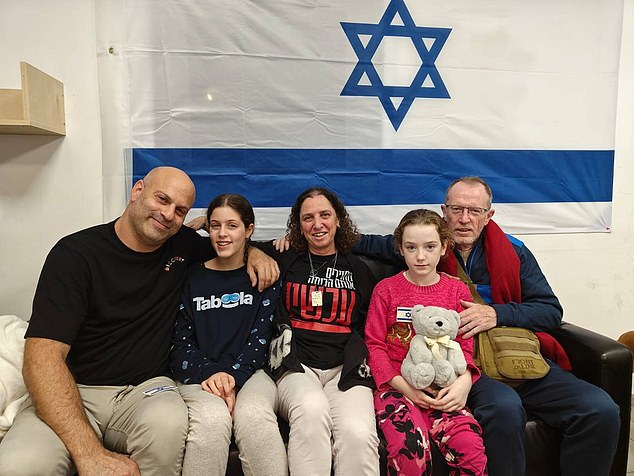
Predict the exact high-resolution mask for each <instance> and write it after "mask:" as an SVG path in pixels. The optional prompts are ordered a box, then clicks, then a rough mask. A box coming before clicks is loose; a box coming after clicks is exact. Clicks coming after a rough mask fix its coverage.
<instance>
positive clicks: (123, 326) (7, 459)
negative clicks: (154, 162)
mask: <svg viewBox="0 0 634 476" xmlns="http://www.w3.org/2000/svg"><path fill="white" fill-rule="evenodd" d="M194 198H195V188H194V184H193V182H192V181H191V179H190V178H189V177H188V176H187V174H185V173H184V172H183V171H181V170H179V169H176V168H173V167H159V168H156V169H153V170H152V171H150V172H149V173H148V174H147V175H146V176H145V177H144V178H143V179H142V180H139V181H138V182H136V183H135V184H134V187H133V188H132V192H131V196H130V202H129V203H128V206H127V207H126V209H125V210H124V212H123V214H122V215H121V217H119V218H118V219H117V220H115V221H113V222H111V223H107V224H104V225H98V226H94V227H92V228H88V229H85V230H82V231H79V232H77V233H74V234H72V235H69V236H66V237H64V238H62V239H61V240H60V241H59V242H58V243H57V244H56V245H55V246H54V247H53V249H52V250H51V252H50V253H49V255H48V257H47V259H46V262H45V264H44V267H43V269H42V273H41V275H40V279H39V282H38V286H37V290H36V293H35V298H34V300H33V313H32V315H31V320H30V323H29V328H28V330H27V332H26V344H25V352H24V367H23V374H24V379H25V382H26V385H27V388H28V390H29V392H30V394H31V398H32V405H30V406H28V407H26V408H24V409H23V410H22V411H21V412H20V414H19V415H18V416H17V417H16V419H15V422H14V424H13V426H12V428H11V429H10V430H9V432H8V433H7V434H6V436H5V438H4V439H3V440H2V442H1V443H0V474H2V475H5V476H8V475H14V474H16V475H17V474H20V475H22V476H24V475H47V474H50V475H53V474H55V475H57V474H59V475H66V474H72V472H73V471H77V472H78V473H79V474H80V475H82V476H83V475H99V476H103V475H108V474H112V475H138V474H140V473H143V475H144V476H146V475H178V474H180V470H181V464H182V456H183V451H184V447H185V438H186V435H187V426H188V420H187V407H186V405H185V403H184V402H183V400H182V399H181V397H180V395H179V393H178V392H177V391H176V387H175V383H174V381H173V380H172V378H171V377H170V372H169V370H168V353H169V347H170V343H171V338H172V331H173V327H174V322H175V318H176V310H177V307H178V303H179V296H180V292H181V288H182V285H183V283H184V280H185V277H186V271H187V267H188V265H189V263H191V262H198V261H204V260H206V259H209V258H210V257H211V256H210V255H211V253H212V251H211V246H210V244H209V240H208V239H205V238H202V237H201V236H199V235H198V234H196V233H195V232H194V231H193V230H191V229H190V228H187V227H182V224H183V220H184V218H185V215H187V212H188V211H189V209H190V208H191V206H192V204H193V203H194ZM256 253H257V251H256ZM256 261H258V260H257V259H256ZM251 265H253V263H251ZM269 265H270V263H268V262H266V263H262V258H261V257H260V261H259V265H257V264H256V266H257V267H258V271H259V274H260V277H261V278H263V279H261V280H260V281H261V283H260V284H261V285H264V284H267V283H268V282H269V281H272V280H273V279H275V278H276V277H275V276H272V274H274V271H271V268H270V267H269ZM252 277H254V276H252ZM254 279H255V278H254ZM262 281H266V283H262Z"/></svg>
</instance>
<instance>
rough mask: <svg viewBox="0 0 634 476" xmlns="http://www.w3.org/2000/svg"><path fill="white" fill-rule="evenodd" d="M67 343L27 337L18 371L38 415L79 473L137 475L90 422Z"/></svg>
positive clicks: (126, 460) (133, 467)
mask: <svg viewBox="0 0 634 476" xmlns="http://www.w3.org/2000/svg"><path fill="white" fill-rule="evenodd" d="M69 350H70V346H69V345H67V344H64V343H62V342H58V341H55V340H51V339H42V338H36V337H28V338H27V339H26V343H25V348H24V365H23V369H22V373H23V375H24V381H25V383H26V386H27V388H28V390H29V393H30V394H31V398H32V400H33V403H34V405H35V409H36V412H37V415H38V417H40V419H42V420H43V421H44V422H45V423H46V424H47V425H48V426H50V427H51V428H52V429H53V431H54V432H55V433H57V435H58V436H59V438H60V439H61V440H62V442H63V443H64V445H66V448H67V449H68V452H69V453H70V456H71V458H72V460H73V462H74V463H75V466H76V467H77V471H78V473H79V474H80V475H82V476H83V475H95V476H97V475H110V474H112V475H115V474H117V475H119V474H122V475H135V476H136V475H140V472H139V468H138V467H137V465H136V463H135V462H134V461H132V460H131V459H130V458H128V457H127V456H124V455H121V454H118V453H114V452H111V451H108V450H107V449H105V448H104V447H103V445H102V444H101V441H100V440H99V438H98V437H97V434H96V433H95V431H94V430H93V429H92V427H91V426H90V423H89V422H88V418H87V417H86V412H85V410H84V406H83V404H82V401H81V397H80V395H79V391H78V389H77V384H76V383H75V379H74V378H73V376H72V374H71V372H70V370H69V369H68V366H67V365H66V356H67V355H68V352H69Z"/></svg>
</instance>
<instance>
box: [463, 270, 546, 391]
mask: <svg viewBox="0 0 634 476" xmlns="http://www.w3.org/2000/svg"><path fill="white" fill-rule="evenodd" d="M458 277H459V278H460V280H461V281H462V282H464V283H465V284H466V285H467V286H468V287H469V290H470V291H471V297H472V298H473V302H477V303H480V304H484V301H483V300H482V297H481V296H480V294H479V293H478V291H477V290H476V288H475V285H474V284H473V282H472V281H471V280H470V279H469V277H468V276H467V273H466V272H465V271H464V269H462V266H460V264H459V265H458ZM473 342H474V352H473V360H474V362H475V364H476V365H477V366H478V367H479V368H480V370H482V372H483V373H484V374H486V375H487V376H489V377H490V378H493V379H495V380H500V381H501V382H504V383H506V384H507V385H510V386H512V387H515V386H517V385H520V384H522V383H524V382H526V381H527V380H534V379H538V378H542V377H544V376H545V375H546V374H547V373H548V372H549V371H550V366H549V365H548V363H547V362H546V361H545V360H544V357H542V354H541V352H540V347H539V339H538V338H537V336H536V335H535V333H534V332H533V331H531V330H529V329H525V328H523V327H505V326H501V327H494V328H493V329H489V330H488V331H484V332H480V333H479V334H477V335H476V336H475V337H474V339H473Z"/></svg>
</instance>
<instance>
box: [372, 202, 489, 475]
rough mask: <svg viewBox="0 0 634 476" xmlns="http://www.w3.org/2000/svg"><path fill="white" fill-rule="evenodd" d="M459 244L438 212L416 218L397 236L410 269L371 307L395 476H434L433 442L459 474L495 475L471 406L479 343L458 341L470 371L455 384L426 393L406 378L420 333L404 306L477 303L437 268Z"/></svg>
mask: <svg viewBox="0 0 634 476" xmlns="http://www.w3.org/2000/svg"><path fill="white" fill-rule="evenodd" d="M451 241H452V239H451V230H450V229H449V227H448V225H447V224H446V223H445V221H444V220H443V219H442V218H441V217H440V216H439V215H438V214H437V213H435V212H433V211H431V210H425V209H418V210H412V211H410V212H408V213H407V214H406V215H405V216H404V217H403V218H402V219H401V222H400V223H399V225H398V226H397V227H396V230H395V231H394V242H395V246H396V247H397V248H398V251H399V252H400V253H401V255H403V257H404V258H405V263H406V265H407V270H406V271H404V272H401V273H399V274H397V275H395V276H392V277H390V278H386V279H384V280H383V281H381V282H379V284H377V286H376V287H375V288H374V292H373V294H372V299H371V301H370V307H369V309H368V317H367V322H366V327H365V340H366V344H367V347H368V350H369V355H370V357H369V365H370V369H371V371H372V375H373V377H374V380H375V382H376V385H377V390H376V391H375V393H374V408H375V413H376V417H377V422H378V425H379V428H380V429H381V430H382V432H383V434H384V436H385V438H386V440H387V451H388V468H389V471H388V472H389V474H394V475H396V474H398V475H408V476H414V475H416V476H419V475H431V474H432V467H431V461H432V456H431V448H430V440H431V441H433V442H434V443H435V444H436V445H437V446H438V448H439V449H440V452H441V453H442V454H443V455H444V457H445V460H446V461H447V465H448V466H449V467H450V471H451V474H454V475H458V474H469V475H485V474H487V470H486V464H487V460H486V455H485V453H484V445H483V443H482V429H481V428H480V425H479V424H478V422H477V421H476V420H475V419H474V417H473V415H472V414H471V413H470V412H469V411H468V410H467V409H466V408H465V404H466V401H467V396H468V395H469V390H470V389H471V385H472V383H473V382H474V381H475V380H477V379H478V378H479V375H480V373H479V370H478V369H477V367H476V366H475V364H474V363H473V340H472V339H466V340H465V339H462V338H461V337H460V336H459V337H457V338H456V341H457V342H458V343H459V344H460V347H461V348H462V351H463V353H464V355H465V358H466V360H467V371H466V372H465V373H464V374H462V375H461V376H460V377H458V379H457V380H456V381H455V382H454V383H452V384H451V385H449V386H447V387H445V388H442V389H439V390H438V389H433V388H427V389H423V390H419V389H416V388H414V387H412V386H411V385H409V384H408V383H407V382H406V381H405V379H404V378H403V377H402V376H401V364H402V362H403V359H404V358H405V356H406V355H407V351H408V348H409V343H410V341H411V339H412V337H413V335H414V331H413V328H412V325H411V318H410V319H409V322H408V320H407V313H406V312H403V308H411V307H413V306H414V305H416V304H423V305H425V306H439V307H444V308H446V309H454V310H456V311H457V312H460V311H462V306H461V305H460V300H461V299H462V300H465V301H471V294H470V292H469V289H468V288H467V286H466V285H465V284H463V283H462V282H460V281H459V280H458V279H456V278H453V277H450V276H448V275H446V274H444V273H439V272H438V271H437V270H436V267H437V265H438V262H439V261H440V259H441V258H442V257H443V256H444V254H445V253H446V252H447V250H448V248H449V247H450V246H451Z"/></svg>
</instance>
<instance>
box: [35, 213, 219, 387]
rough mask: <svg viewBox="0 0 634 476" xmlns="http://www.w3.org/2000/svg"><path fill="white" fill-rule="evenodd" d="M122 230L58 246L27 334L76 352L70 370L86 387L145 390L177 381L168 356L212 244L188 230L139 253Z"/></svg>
mask: <svg viewBox="0 0 634 476" xmlns="http://www.w3.org/2000/svg"><path fill="white" fill-rule="evenodd" d="M114 223H115V222H111V223H108V224H104V225H98V226H95V227H92V228H88V229H86V230H82V231H79V232H77V233H74V234H72V235H69V236H66V237H64V238H62V239H61V240H60V241H59V242H58V243H57V244H56V245H55V246H54V247H53V249H52V250H51V251H50V253H49V255H48V257H47V258H46V262H45V263H44V267H43V269H42V273H41V275H40V279H39V282H38V285H37V289H36V292H35V298H34V300H33V313H32V315H31V320H30V323H29V328H28V330H27V332H26V337H43V338H47V339H53V340H57V341H60V342H64V343H66V344H68V345H70V346H71V349H70V352H69V354H68V358H67V363H68V366H69V368H70V370H71V372H72V373H73V375H74V376H75V379H76V380H77V382H78V383H80V384H86V385H137V384H139V383H141V382H143V381H144V380H147V379H149V378H152V377H156V376H159V375H170V373H169V369H168V352H169V348H170V343H171V338H172V332H173V328H174V322H175V319H176V312H177V310H178V304H179V297H180V293H181V290H182V287H183V283H184V282H185V278H186V276H187V268H188V266H189V264H191V263H194V262H200V261H204V260H205V259H208V258H209V257H210V255H211V246H210V244H209V240H208V239H206V238H203V237H201V236H200V235H198V234H197V233H196V232H194V231H193V230H191V229H189V228H187V227H182V228H181V229H180V230H179V231H178V233H177V234H176V235H174V236H173V237H172V238H170V239H169V240H168V241H167V242H165V243H164V244H163V246H161V247H160V248H159V249H158V250H156V251H153V252H150V253H139V252H136V251H132V250H131V249H129V248H128V247H126V246H125V245H124V244H123V243H122V242H121V241H120V240H119V238H118V237H117V235H116V233H115V230H114Z"/></svg>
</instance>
